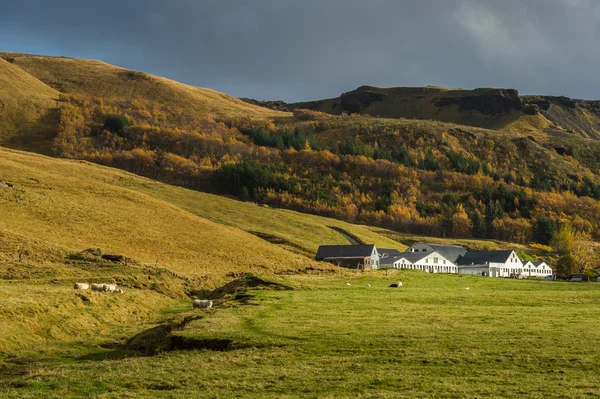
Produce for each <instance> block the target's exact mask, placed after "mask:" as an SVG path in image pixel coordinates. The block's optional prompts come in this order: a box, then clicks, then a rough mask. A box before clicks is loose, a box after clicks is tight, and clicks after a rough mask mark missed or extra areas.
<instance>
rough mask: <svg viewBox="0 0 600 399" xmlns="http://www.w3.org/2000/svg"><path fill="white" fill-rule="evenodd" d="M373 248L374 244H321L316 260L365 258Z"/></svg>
mask: <svg viewBox="0 0 600 399" xmlns="http://www.w3.org/2000/svg"><path fill="white" fill-rule="evenodd" d="M374 248H375V244H359V245H321V246H320V247H319V249H318V250H317V256H316V260H324V259H349V258H350V259H351V258H366V257H368V256H371V254H372V253H373V249H374Z"/></svg>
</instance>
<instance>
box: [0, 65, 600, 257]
mask: <svg viewBox="0 0 600 399" xmlns="http://www.w3.org/2000/svg"><path fill="white" fill-rule="evenodd" d="M4 57H6V58H10V59H11V61H12V62H13V64H11V65H13V66H18V67H20V68H22V70H23V71H26V72H28V73H30V74H31V75H33V76H36V77H39V78H40V79H41V80H42V81H44V82H46V83H48V85H51V86H52V87H55V88H58V89H59V90H60V91H61V94H60V96H61V102H60V110H59V121H58V125H57V134H56V136H55V137H54V139H53V140H52V142H51V147H50V148H45V149H44V151H45V152H47V153H52V154H55V155H58V156H60V157H65V158H73V159H83V160H88V161H92V162H95V163H99V164H104V165H107V166H112V167H117V168H121V169H124V170H128V171H130V172H133V173H136V174H138V175H143V176H146V177H149V178H152V179H156V180H160V181H163V182H166V183H170V184H174V185H179V186H183V187H186V188H190V189H195V190H199V191H203V192H212V193H214V194H221V195H231V196H234V197H236V198H239V199H242V200H244V201H252V202H256V203H260V204H266V205H268V206H273V207H276V208H287V209H291V210H294V211H300V212H305V213H312V214H317V215H320V216H326V217H329V218H335V219H339V220H344V221H346V222H352V223H359V224H365V225H376V226H380V227H384V228H388V229H395V230H399V231H401V232H404V233H409V234H417V235H427V236H438V237H452V238H470V237H474V238H487V239H495V240H502V241H512V242H519V243H523V244H525V243H530V242H541V243H543V244H548V243H549V241H550V239H551V238H552V236H553V235H554V234H555V233H556V231H557V229H558V226H559V225H562V224H564V223H565V222H569V223H571V224H572V225H573V226H574V228H575V229H576V231H578V232H581V233H583V234H587V235H591V236H592V237H593V238H594V239H600V233H598V231H600V230H599V228H600V218H599V217H598V215H600V213H599V212H600V205H599V204H600V202H599V200H600V174H599V173H600V161H599V160H600V141H599V140H595V139H593V138H589V137H593V132H590V133H589V134H588V136H589V137H588V136H586V137H583V136H584V134H583V133H580V134H574V133H573V132H574V131H575V130H572V129H570V131H571V132H568V131H567V129H566V128H561V127H560V126H559V125H557V123H558V122H556V123H554V122H552V120H550V119H552V118H554V120H556V121H559V120H562V121H563V122H560V123H562V124H563V125H565V126H566V125H567V122H569V123H571V124H575V122H577V121H578V120H575V119H573V118H572V117H571V115H572V114H573V112H575V111H577V112H579V111H578V110H579V109H580V108H581V109H583V108H584V105H585V107H587V108H586V111H585V112H588V113H590V112H592V111H593V110H594V107H593V104H591V103H589V102H586V103H583V102H582V103H579V102H575V103H574V104H575V108H573V109H574V110H575V111H569V112H571V113H568V112H566V111H565V112H562V111H561V112H562V113H561V112H559V111H557V110H562V109H563V108H561V107H564V106H563V105H560V104H558V102H559V100H560V99H554V100H548V98H532V97H520V96H518V93H517V92H516V91H515V90H504V89H479V90H475V91H468V90H446V89H440V88H434V87H428V88H398V89H380V88H371V87H363V88H360V89H359V90H357V91H355V92H352V93H347V94H346V95H344V96H343V97H344V102H343V104H345V105H344V107H346V108H347V107H355V108H354V110H361V111H365V110H367V111H369V110H370V111H369V112H373V114H384V113H387V114H386V115H388V116H393V117H394V118H390V117H387V118H377V117H373V116H370V115H368V114H366V113H365V114H352V115H346V114H345V113H344V112H342V111H341V108H340V109H339V113H340V115H332V114H329V113H325V112H320V111H314V110H306V109H304V110H302V109H296V110H295V111H294V112H293V113H290V112H281V111H277V110H271V109H268V108H265V107H259V106H256V105H250V104H247V103H243V102H241V101H240V100H237V99H233V98H231V97H229V96H226V95H224V94H219V93H215V92H212V91H210V90H206V89H198V88H192V87H189V86H185V85H181V84H179V83H176V82H172V81H168V80H166V79H163V78H159V77H153V76H150V75H146V74H143V73H141V72H134V71H127V70H124V69H122V68H118V67H114V66H111V65H108V64H104V63H101V62H98V61H88V60H81V59H65V58H60V57H37V56H28V55H19V54H4ZM546 100H548V101H549V102H548V104H546V105H545V103H544V102H543V101H546ZM334 103H336V104H338V105H339V107H341V106H342V101H341V99H340V100H339V101H338V100H335V99H333V100H331V101H330V100H327V101H324V102H322V103H321V105H320V107H321V108H319V109H322V110H324V111H328V112H334V111H335V112H338V111H336V110H335V109H334V108H335V107H334V105H333V104H334ZM555 103H556V104H555ZM328 104H329V105H328ZM398 104H400V105H402V106H401V107H397V106H396V105H398ZM557 104H558V105H557ZM577 104H579V105H577ZM270 106H278V107H279V106H281V104H279V103H273V104H270ZM303 106H309V105H303ZM328 107H329V108H328ZM577 107H579V108H577ZM313 108H314V107H313ZM347 109H350V108H347ZM332 110H333V111H332ZM399 112H400V113H399ZM402 112H404V113H402ZM545 112H546V114H544V113H545ZM582 112H583V111H582ZM402 115H404V116H407V117H410V118H413V119H407V118H402V117H400V118H398V116H402ZM545 115H547V116H545ZM553 115H554V116H553ZM582 115H584V116H586V115H588V114H582ZM382 116H383V115H382ZM436 117H437V118H439V119H445V120H448V121H450V122H453V123H450V122H441V121H437V120H430V119H414V118H436ZM115 118H116V120H117V121H121V122H122V123H121V122H119V124H118V125H114V124H112V123H110V121H111V120H112V121H114V120H115ZM582 118H583V117H582ZM588 122H589V124H588V125H589V126H593V125H594V123H595V122H594V119H593V118H591V117H590V118H588ZM459 123H460V124H459ZM577 123H579V122H577ZM469 124H471V125H478V126H471V125H469ZM480 126H486V127H480ZM573 126H575V125H573ZM578 126H584V125H582V124H580V125H578ZM586 126H587V125H586ZM584 127H585V126H584ZM586 129H587V128H586ZM215 198H216V197H215ZM184 202H185V203H187V204H188V205H189V203H190V201H188V200H185V201H184ZM190 209H191V208H190ZM265 215H266V214H265ZM265 217H266V216H265ZM228 223H230V222H228ZM232 225H234V226H235V225H236V224H235V222H233V223H232ZM261 225H262V221H261V220H260V218H259V219H257V220H255V221H253V222H248V223H247V225H246V227H245V229H247V230H248V231H251V232H253V233H257V231H258V230H257V229H256V228H255V227H256V226H261ZM270 230H271V232H267V231H262V232H260V231H258V233H259V234H260V235H261V236H262V237H263V238H266V239H269V240H271V241H274V239H273V238H272V236H273V235H276V234H273V233H274V232H275V233H277V230H278V229H277V228H275V227H273V228H272V229H270ZM277 237H278V239H277V240H283V241H281V242H280V245H287V246H288V248H292V247H294V246H295V248H296V249H295V250H296V251H299V252H302V251H306V250H309V251H314V248H315V245H316V243H317V242H318V241H311V240H307V241H306V242H304V243H299V242H294V243H293V245H292V241H293V240H290V239H289V238H285V237H282V236H281V235H279V236H277Z"/></svg>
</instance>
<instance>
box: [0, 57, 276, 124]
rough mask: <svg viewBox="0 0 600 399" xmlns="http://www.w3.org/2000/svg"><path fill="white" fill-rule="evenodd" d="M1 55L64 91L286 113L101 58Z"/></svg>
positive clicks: (190, 107) (236, 112) (184, 107)
mask: <svg viewBox="0 0 600 399" xmlns="http://www.w3.org/2000/svg"><path fill="white" fill-rule="evenodd" d="M0 58H3V59H4V60H6V59H8V60H10V62H11V63H12V65H13V66H16V67H18V68H20V69H21V70H22V71H24V72H26V73H27V74H29V75H31V77H35V78H36V79H39V80H40V81H42V82H44V84H45V85H47V86H50V87H52V88H53V89H55V90H57V91H59V92H60V93H63V94H76V95H83V96H91V97H99V98H103V99H106V100H121V101H126V102H131V101H134V100H142V101H148V102H152V103H155V104H161V105H165V106H172V107H177V108H178V110H179V111H180V112H200V113H208V112H212V113H215V114H217V115H227V116H229V117H236V116H247V117H256V118H265V117H277V116H285V115H286V113H284V112H276V111H271V110H268V109H265V108H262V107H257V106H253V105H249V104H247V103H245V102H243V101H241V100H239V99H237V98H235V97H231V96H228V95H226V94H223V93H219V92H217V91H214V90H211V89H204V88H198V87H193V86H188V85H185V84H182V83H179V82H175V81H173V80H170V79H166V78H162V77H158V76H154V75H151V74H147V73H144V72H139V71H132V70H128V69H125V68H120V67H117V66H114V65H110V64H107V63H104V62H101V61H95V60H86V59H75V58H67V57H49V56H36V55H28V54H20V53H6V52H4V53H2V52H0ZM54 93H56V92H54Z"/></svg>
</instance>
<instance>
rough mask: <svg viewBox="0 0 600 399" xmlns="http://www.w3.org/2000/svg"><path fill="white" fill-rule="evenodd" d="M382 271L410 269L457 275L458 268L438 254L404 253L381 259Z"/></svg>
mask: <svg viewBox="0 0 600 399" xmlns="http://www.w3.org/2000/svg"><path fill="white" fill-rule="evenodd" d="M380 267H381V268H382V269H410V270H421V271H424V272H428V273H458V267H457V266H456V265H455V264H454V263H452V262H451V261H450V260H448V259H446V258H445V257H444V256H442V255H440V254H439V253H438V252H435V251H433V252H404V253H401V254H400V255H393V256H389V257H384V258H381V266H380Z"/></svg>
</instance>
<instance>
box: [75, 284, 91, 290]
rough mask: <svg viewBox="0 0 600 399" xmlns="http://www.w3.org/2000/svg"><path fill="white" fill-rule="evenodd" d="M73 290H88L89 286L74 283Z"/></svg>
mask: <svg viewBox="0 0 600 399" xmlns="http://www.w3.org/2000/svg"><path fill="white" fill-rule="evenodd" d="M73 288H74V289H76V290H89V289H90V285H89V284H88V283H75V284H74V285H73Z"/></svg>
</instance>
